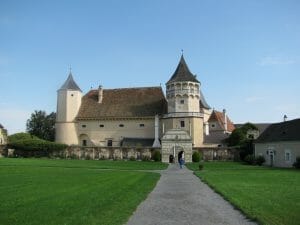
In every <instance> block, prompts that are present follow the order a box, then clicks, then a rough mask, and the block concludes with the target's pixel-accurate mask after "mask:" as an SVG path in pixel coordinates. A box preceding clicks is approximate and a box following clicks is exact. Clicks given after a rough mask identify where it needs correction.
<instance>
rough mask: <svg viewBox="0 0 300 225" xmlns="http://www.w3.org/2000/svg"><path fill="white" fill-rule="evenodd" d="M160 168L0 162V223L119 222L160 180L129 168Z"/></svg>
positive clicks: (155, 166)
mask: <svg viewBox="0 0 300 225" xmlns="http://www.w3.org/2000/svg"><path fill="white" fill-rule="evenodd" d="M165 167H166V165H164V164H160V163H152V162H118V161H114V162H110V161H79V160H38V159H0V181H1V185H0V205H1V207H0V224H3V225H6V224H7V225H8V224H9V225H10V224H14V225H18V224H22V225H25V224H30V225H34V224H38V225H40V224H53V225H60V224H70V225H77V224H84V225H88V224H124V223H125V222H126V221H127V220H128V218H129V217H130V215H131V214H132V213H133V212H134V210H135V209H136V207H137V206H138V204H139V203H140V202H141V201H142V200H144V199H145V198H146V197H147V195H148V193H149V192H150V191H151V190H152V189H153V188H154V186H155V184H156V182H157V181H158V179H159V177H160V175H159V174H158V173H151V172H137V171H133V170H134V169H136V170H143V169H147V170H150V169H151V170H153V169H161V168H165ZM97 168H107V169H121V170H119V171H118V170H97ZM126 170H128V171H126Z"/></svg>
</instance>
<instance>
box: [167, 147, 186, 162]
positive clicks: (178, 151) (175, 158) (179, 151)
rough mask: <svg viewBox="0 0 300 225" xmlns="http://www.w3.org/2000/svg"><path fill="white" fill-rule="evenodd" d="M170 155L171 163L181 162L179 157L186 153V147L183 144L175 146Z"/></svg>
mask: <svg viewBox="0 0 300 225" xmlns="http://www.w3.org/2000/svg"><path fill="white" fill-rule="evenodd" d="M170 152H171V153H172V154H170V155H169V163H177V162H178V163H179V159H180V158H181V157H182V155H183V154H184V149H183V147H181V146H173V147H172V149H171V151H170Z"/></svg>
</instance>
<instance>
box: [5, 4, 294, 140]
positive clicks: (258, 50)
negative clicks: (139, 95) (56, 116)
mask: <svg viewBox="0 0 300 225" xmlns="http://www.w3.org/2000/svg"><path fill="white" fill-rule="evenodd" d="M299 12H300V1H298V0H295V1H292V0H281V1H276V0H270V1H268V0H251V1H246V0H245V1H243V0H237V1H233V0H226V1H225V0H224V1H221V0H215V1H214V0H190V1H187V0H180V1H179V0H151V1H146V0H144V1H143V0H136V1H133V0H126V1H124V0H118V1H117V0H107V1H90V0H85V1H63V0H59V1H58V0H57V1H56V0H51V1H14V0H1V1H0V123H1V124H3V125H4V126H5V127H6V128H7V129H8V132H9V134H12V133H15V132H20V131H24V130H25V124H26V120H27V119H28V118H29V117H30V114H31V113H32V112H34V110H45V111H47V113H50V112H53V111H56V97H57V96H56V91H57V89H58V88H60V86H61V85H62V84H63V82H64V81H65V80H66V78H67V76H68V73H69V67H70V66H71V67H72V73H73V77H74V79H75V81H76V82H77V84H78V85H79V86H80V88H81V89H82V90H83V92H84V93H86V92H87V91H88V90H89V89H90V88H91V87H93V88H96V87H98V86H99V85H100V84H101V85H103V87H104V88H122V87H143V86H159V85H162V86H163V87H165V83H166V82H167V81H168V79H169V78H170V77H171V75H172V74H173V72H174V70H175V69H176V66H177V64H178V61H179V59H180V56H181V49H183V50H184V57H185V59H186V62H187V64H188V66H189V68H190V70H191V72H192V73H194V74H197V78H198V80H200V81H201V89H202V92H203V94H204V96H205V98H206V100H207V102H208V104H209V105H210V106H211V107H213V108H215V109H216V110H220V111H221V110H222V109H223V108H226V110H227V112H228V116H229V117H230V118H231V120H232V121H233V122H234V123H244V122H247V121H250V122H254V123H258V122H280V121H282V119H283V115H284V114H286V115H287V116H288V119H294V118H299V117H300V13H299Z"/></svg>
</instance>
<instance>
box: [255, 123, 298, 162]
mask: <svg viewBox="0 0 300 225" xmlns="http://www.w3.org/2000/svg"><path fill="white" fill-rule="evenodd" d="M255 156H263V157H264V158H265V160H266V162H265V165H269V166H275V167H292V166H293V164H294V162H295V161H296V158H297V157H300V119H295V120H290V121H285V122H282V123H275V124H271V125H270V126H268V128H267V129H266V130H265V131H264V132H263V133H262V134H261V135H260V136H259V137H258V139H257V140H256V141H255Z"/></svg>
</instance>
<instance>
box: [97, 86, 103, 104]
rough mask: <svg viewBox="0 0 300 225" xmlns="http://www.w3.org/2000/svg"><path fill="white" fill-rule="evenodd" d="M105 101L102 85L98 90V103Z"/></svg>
mask: <svg viewBox="0 0 300 225" xmlns="http://www.w3.org/2000/svg"><path fill="white" fill-rule="evenodd" d="M102 100H103V88H102V85H100V86H99V88H98V103H102Z"/></svg>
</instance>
